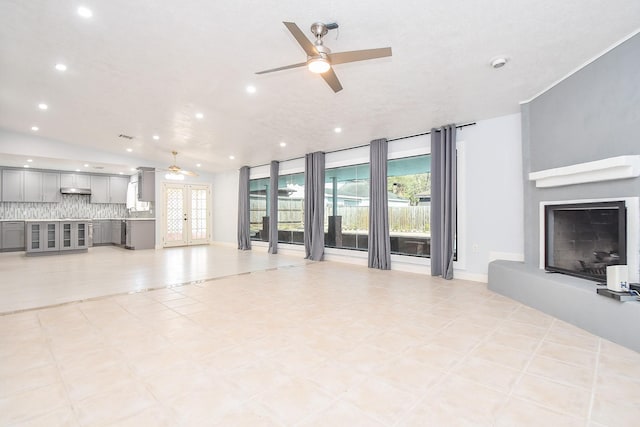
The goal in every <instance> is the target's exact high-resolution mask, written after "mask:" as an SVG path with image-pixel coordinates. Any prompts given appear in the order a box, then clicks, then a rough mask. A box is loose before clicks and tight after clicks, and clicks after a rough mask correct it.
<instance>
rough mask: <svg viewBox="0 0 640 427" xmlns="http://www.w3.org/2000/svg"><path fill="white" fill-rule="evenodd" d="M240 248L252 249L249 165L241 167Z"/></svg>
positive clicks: (239, 202)
mask: <svg viewBox="0 0 640 427" xmlns="http://www.w3.org/2000/svg"><path fill="white" fill-rule="evenodd" d="M238 188H239V191H238V249H240V250H243V251H246V250H249V249H251V233H250V232H249V221H250V218H249V213H250V211H249V209H250V207H249V166H243V167H241V168H240V181H239V185H238Z"/></svg>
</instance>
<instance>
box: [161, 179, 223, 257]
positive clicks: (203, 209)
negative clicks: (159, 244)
mask: <svg viewBox="0 0 640 427" xmlns="http://www.w3.org/2000/svg"><path fill="white" fill-rule="evenodd" d="M163 194H164V223H163V247H165V248H166V247H171V246H187V245H203V244H208V243H209V240H210V235H211V233H210V230H209V227H210V224H209V222H210V221H209V220H210V218H211V212H210V205H211V188H210V187H209V186H208V185H191V184H174V183H164V184H163Z"/></svg>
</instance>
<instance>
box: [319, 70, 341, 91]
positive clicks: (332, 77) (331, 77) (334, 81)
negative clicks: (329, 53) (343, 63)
mask: <svg viewBox="0 0 640 427" xmlns="http://www.w3.org/2000/svg"><path fill="white" fill-rule="evenodd" d="M320 75H321V76H322V78H323V79H324V81H325V82H327V84H328V85H329V86H331V89H333V91H334V92H340V91H341V90H342V85H341V84H340V80H338V76H336V73H335V71H333V68H329V71H327V72H324V73H322V74H320Z"/></svg>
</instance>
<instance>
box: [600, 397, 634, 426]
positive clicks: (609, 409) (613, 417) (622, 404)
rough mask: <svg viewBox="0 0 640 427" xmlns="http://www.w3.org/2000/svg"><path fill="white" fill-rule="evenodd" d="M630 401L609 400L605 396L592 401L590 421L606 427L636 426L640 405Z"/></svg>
mask: <svg viewBox="0 0 640 427" xmlns="http://www.w3.org/2000/svg"><path fill="white" fill-rule="evenodd" d="M632 402H633V399H630V400H622V401H621V400H609V399H607V398H606V396H603V397H598V398H597V399H594V401H593V409H592V411H591V419H592V420H593V421H594V422H597V423H600V424H603V425H606V426H608V427H630V426H636V425H638V420H639V419H640V405H634V404H631V403H632Z"/></svg>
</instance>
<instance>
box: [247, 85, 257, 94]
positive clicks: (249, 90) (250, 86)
mask: <svg viewBox="0 0 640 427" xmlns="http://www.w3.org/2000/svg"><path fill="white" fill-rule="evenodd" d="M247 93H256V87H255V86H252V85H249V86H247Z"/></svg>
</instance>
